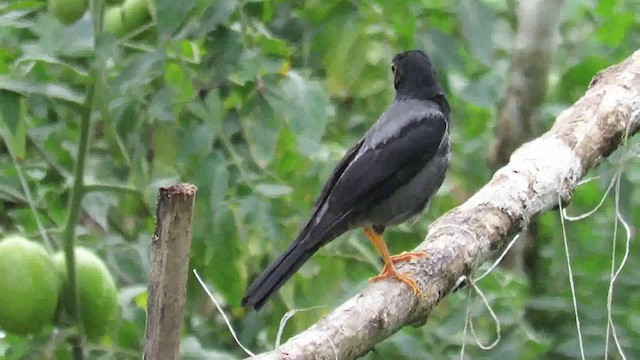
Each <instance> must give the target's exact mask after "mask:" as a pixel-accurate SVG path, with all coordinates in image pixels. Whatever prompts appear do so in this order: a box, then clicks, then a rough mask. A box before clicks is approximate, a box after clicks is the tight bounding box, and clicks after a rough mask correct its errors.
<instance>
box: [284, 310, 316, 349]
mask: <svg viewBox="0 0 640 360" xmlns="http://www.w3.org/2000/svg"><path fill="white" fill-rule="evenodd" d="M323 307H324V306H313V307H310V308H306V309H293V310H289V311H287V312H286V313H285V314H284V315H283V316H282V319H280V326H279V327H278V334H277V335H276V343H275V345H274V347H275V348H276V349H277V348H279V347H280V340H281V339H282V333H283V332H284V328H285V326H286V325H287V321H289V319H291V318H292V317H293V315H295V314H296V313H297V312H300V311H308V310H313V309H318V308H323Z"/></svg>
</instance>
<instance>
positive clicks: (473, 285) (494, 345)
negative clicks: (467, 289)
mask: <svg viewBox="0 0 640 360" xmlns="http://www.w3.org/2000/svg"><path fill="white" fill-rule="evenodd" d="M470 284H471V286H472V287H473V289H474V290H475V291H476V293H477V294H478V295H479V296H480V298H481V299H482V302H483V303H484V305H485V306H486V307H487V310H488V311H489V314H490V315H491V318H492V319H493V322H494V323H495V324H496V339H495V340H494V341H493V343H491V344H489V345H484V344H482V343H481V342H480V339H478V336H477V335H476V331H475V329H474V328H473V318H472V317H469V328H470V329H471V334H472V335H473V339H474V340H475V341H476V344H477V345H478V346H479V347H480V348H481V349H482V350H491V349H493V348H494V347H496V345H498V343H499V342H500V338H501V333H500V320H498V316H497V315H496V313H495V312H494V311H493V308H491V305H489V301H488V300H487V298H486V297H485V296H484V293H483V292H482V290H480V288H479V287H477V286H476V283H475V281H471V282H470Z"/></svg>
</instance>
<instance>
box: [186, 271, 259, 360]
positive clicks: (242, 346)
mask: <svg viewBox="0 0 640 360" xmlns="http://www.w3.org/2000/svg"><path fill="white" fill-rule="evenodd" d="M193 274H194V275H195V276H196V279H198V282H199V283H200V286H201V287H202V288H203V289H204V291H205V292H206V293H207V295H208V296H209V299H211V301H213V304H214V305H215V306H216V308H217V309H218V312H219V313H220V315H222V318H223V319H224V322H225V323H226V324H227V328H228V329H229V331H230V332H231V335H232V336H233V340H235V342H236V344H238V345H239V346H240V347H241V348H242V350H244V352H245V353H246V354H247V355H249V356H256V355H255V354H254V353H252V352H251V351H250V350H249V349H247V348H246V347H244V345H242V343H240V340H238V337H237V336H236V332H235V331H234V330H233V327H232V326H231V322H229V319H227V315H225V314H224V311H222V308H221V307H220V305H219V304H218V302H217V301H216V298H214V297H213V294H211V292H210V291H209V288H208V287H207V285H205V284H204V282H203V281H202V279H200V275H198V272H197V271H196V269H193Z"/></svg>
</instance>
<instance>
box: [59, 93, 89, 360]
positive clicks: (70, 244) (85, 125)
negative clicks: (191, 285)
mask: <svg viewBox="0 0 640 360" xmlns="http://www.w3.org/2000/svg"><path fill="white" fill-rule="evenodd" d="M94 94H95V84H94V83H90V84H89V85H88V89H87V97H86V99H85V106H84V111H83V114H82V119H81V123H80V143H79V144H78V152H77V158H76V166H75V170H74V177H73V188H72V189H71V199H70V200H69V214H68V215H67V223H66V224H65V228H64V256H65V260H66V265H67V277H68V288H67V291H68V294H69V297H68V299H67V301H68V303H67V304H65V305H67V311H68V312H69V316H70V317H71V320H72V321H73V322H74V323H75V324H76V325H77V327H78V333H79V334H80V336H75V337H73V338H72V339H71V344H72V347H73V358H74V359H75V360H82V359H83V357H84V356H83V351H82V334H83V332H84V331H83V329H82V319H80V316H79V314H80V305H79V303H78V293H77V291H76V272H75V268H76V264H75V254H74V251H73V248H74V238H75V228H76V224H77V222H78V215H79V214H80V206H81V204H82V196H83V194H84V165H85V160H86V158H87V153H88V152H89V129H90V127H91V113H92V112H93V98H94Z"/></svg>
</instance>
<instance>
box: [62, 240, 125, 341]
mask: <svg viewBox="0 0 640 360" xmlns="http://www.w3.org/2000/svg"><path fill="white" fill-rule="evenodd" d="M53 260H54V262H55V265H56V268H57V269H58V271H59V272H60V274H61V275H62V276H63V279H65V281H64V287H63V289H64V291H63V295H62V300H63V303H64V305H65V306H68V304H69V302H68V301H67V299H68V297H69V295H68V286H67V268H66V259H65V257H64V254H63V253H57V254H56V255H55V256H54V258H53ZM75 262H76V292H77V294H78V304H79V306H80V318H81V319H82V324H83V326H84V331H85V333H86V334H87V336H88V337H89V339H91V340H97V339H99V338H100V337H102V336H104V335H105V334H107V333H108V332H109V330H111V329H112V327H113V325H114V324H115V322H116V320H117V317H118V316H119V306H118V289H117V287H116V284H115V282H114V281H113V277H112V276H111V273H110V272H109V269H107V266H106V265H105V264H104V263H103V262H102V260H100V258H98V257H97V256H96V255H95V254H94V253H92V252H91V251H89V250H88V249H85V248H82V247H78V248H76V249H75ZM66 309H67V310H68V308H66Z"/></svg>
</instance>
